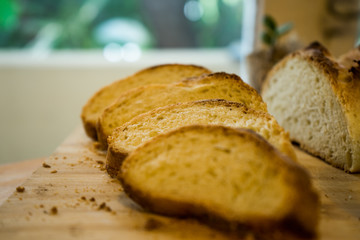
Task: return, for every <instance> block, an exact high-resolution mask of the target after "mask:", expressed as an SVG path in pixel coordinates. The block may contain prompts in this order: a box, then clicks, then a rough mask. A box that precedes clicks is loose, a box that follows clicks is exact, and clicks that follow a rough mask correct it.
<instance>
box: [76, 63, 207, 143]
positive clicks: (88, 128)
mask: <svg viewBox="0 0 360 240" xmlns="http://www.w3.org/2000/svg"><path fill="white" fill-rule="evenodd" d="M165 66H179V67H181V66H189V67H194V68H199V69H204V71H207V72H208V73H211V72H212V71H210V70H209V69H208V68H205V67H203V66H200V65H196V64H180V63H168V64H159V65H155V66H150V67H147V68H144V69H141V70H139V71H138V72H136V73H134V74H132V75H130V76H128V77H125V78H122V79H119V80H116V81H115V82H112V83H110V84H108V85H106V86H104V87H102V88H101V89H99V90H98V91H97V92H95V93H94V94H93V95H92V96H91V98H90V99H89V100H88V101H87V102H86V104H85V105H84V106H83V107H82V111H81V115H80V117H81V120H82V122H83V126H84V129H85V133H86V135H87V136H89V137H90V138H91V139H93V140H95V141H96V140H97V133H96V124H97V122H96V121H95V122H93V121H91V120H89V119H87V118H86V116H85V109H86V108H88V107H89V106H90V105H91V104H93V101H94V99H96V98H97V97H98V96H99V95H100V94H101V93H102V92H104V91H106V89H108V88H112V87H114V86H116V85H117V84H118V83H119V82H121V81H126V80H127V79H131V78H134V77H136V75H138V74H141V73H143V72H146V71H152V70H154V69H157V68H160V67H165Z"/></svg>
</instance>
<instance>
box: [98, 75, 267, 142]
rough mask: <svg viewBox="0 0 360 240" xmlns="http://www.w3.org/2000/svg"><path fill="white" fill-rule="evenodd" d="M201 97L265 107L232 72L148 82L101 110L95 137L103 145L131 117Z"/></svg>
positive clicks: (256, 107)
mask: <svg viewBox="0 0 360 240" xmlns="http://www.w3.org/2000/svg"><path fill="white" fill-rule="evenodd" d="M204 99H225V100H229V101H234V102H240V103H243V104H244V105H246V106H248V107H251V108H254V109H259V110H263V111H267V110H266V104H265V103H264V102H263V101H262V98H261V96H260V95H259V94H258V93H257V92H256V91H255V90H254V89H253V88H251V87H250V86H249V85H247V84H246V83H244V82H243V81H242V80H241V78H240V77H239V76H237V75H235V74H227V73H223V72H220V73H212V74H209V75H205V76H201V77H198V78H193V79H190V80H185V81H182V82H179V83H174V84H166V85H147V86H143V87H139V88H136V89H134V90H131V91H129V92H127V93H125V94H123V95H122V96H121V97H120V98H119V99H118V100H117V101H116V102H115V103H114V104H112V105H111V106H109V107H108V108H106V109H105V110H104V112H103V113H102V115H101V116H100V118H99V121H98V124H97V133H98V140H99V142H100V144H101V146H103V147H104V148H105V149H106V148H107V137H108V136H109V135H111V134H112V132H113V130H114V129H115V128H117V127H119V126H121V125H123V124H124V123H126V122H127V121H129V120H130V119H132V118H133V117H135V116H137V115H139V114H142V113H145V112H148V111H151V110H153V109H156V108H158V107H163V106H166V105H170V104H175V103H179V102H190V101H196V100H204Z"/></svg>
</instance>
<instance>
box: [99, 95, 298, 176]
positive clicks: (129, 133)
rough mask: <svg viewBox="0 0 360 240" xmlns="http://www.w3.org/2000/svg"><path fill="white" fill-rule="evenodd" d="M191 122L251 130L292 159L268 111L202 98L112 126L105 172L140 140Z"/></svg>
mask: <svg viewBox="0 0 360 240" xmlns="http://www.w3.org/2000/svg"><path fill="white" fill-rule="evenodd" d="M192 124H215V125H225V126H230V127H237V128H239V127H242V128H248V129H251V130H254V131H255V132H257V133H259V134H260V135H261V136H263V137H264V138H265V139H267V140H268V141H269V142H270V143H271V144H273V145H274V146H275V147H277V148H278V149H279V150H280V151H281V152H283V153H284V154H286V155H288V156H289V157H290V158H292V159H294V160H295V159H296V155H295V152H294V149H293V147H292V145H291V142H290V139H289V135H288V133H286V132H285V131H284V129H283V128H282V127H281V126H279V124H278V123H277V122H276V120H275V119H274V117H272V116H271V115H270V114H269V113H267V112H264V111H257V110H254V109H250V108H247V107H246V106H245V105H243V104H241V103H236V102H229V101H226V100H219V99H217V100H202V101H196V102H186V103H178V104H175V105H169V106H165V107H163V108H158V109H155V110H153V111H150V112H147V113H144V114H141V115H139V116H137V117H135V118H133V119H131V120H130V121H129V122H127V123H125V124H124V125H122V126H121V127H119V128H116V129H115V130H114V131H113V133H112V135H110V136H109V138H108V145H109V146H108V152H107V156H106V169H107V171H108V173H109V174H110V176H112V177H115V176H116V175H117V172H118V171H119V169H120V166H121V163H122V162H123V160H124V159H125V157H127V156H128V154H129V153H130V152H132V151H133V150H135V149H136V148H137V147H139V146H140V145H141V144H143V143H144V142H146V141H149V140H150V139H152V138H153V137H155V136H157V135H159V134H162V133H165V132H168V131H170V130H172V129H175V128H177V127H181V126H186V125H192Z"/></svg>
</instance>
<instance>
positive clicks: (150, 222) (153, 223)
mask: <svg viewBox="0 0 360 240" xmlns="http://www.w3.org/2000/svg"><path fill="white" fill-rule="evenodd" d="M161 225H162V223H161V222H160V221H159V220H156V219H153V218H149V219H147V220H146V223H145V225H144V229H145V230H146V231H153V230H156V229H158V228H160V227H161Z"/></svg>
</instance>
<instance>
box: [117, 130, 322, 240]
mask: <svg viewBox="0 0 360 240" xmlns="http://www.w3.org/2000/svg"><path fill="white" fill-rule="evenodd" d="M118 177H119V179H120V181H121V183H122V184H123V187H124V191H125V192H126V193H127V194H128V196H130V198H132V199H133V200H134V201H135V202H137V203H138V204H139V205H141V206H142V207H143V208H145V209H147V210H149V211H151V212H155V213H159V214H164V215H167V216H176V217H194V218H198V219H200V220H201V221H204V222H206V223H208V224H210V225H211V226H214V227H221V228H222V229H225V230H234V231H238V233H240V234H241V233H242V234H244V232H242V231H245V230H248V231H250V232H252V233H253V234H254V235H255V239H294V238H290V237H289V236H301V237H309V238H310V237H311V236H314V235H316V228H317V223H318V219H319V214H318V213H319V200H318V195H317V193H316V191H314V189H313V187H312V183H311V180H310V176H309V174H308V173H307V172H306V171H305V170H304V169H303V168H302V167H300V166H299V165H298V164H297V163H295V162H294V161H292V160H291V159H290V158H288V157H286V156H285V155H284V154H281V153H280V152H279V151H278V150H277V149H275V148H274V147H273V146H272V145H270V144H269V143H268V142H267V141H266V140H265V139H263V138H262V137H261V136H260V135H258V134H256V133H255V132H253V131H251V130H244V129H235V128H229V127H224V126H216V125H191V126H185V127H182V128H178V129H176V130H174V131H171V132H168V133H166V134H162V135H159V136H157V137H155V138H153V139H152V140H151V141H149V142H147V143H145V144H144V145H142V146H140V147H139V148H137V149H136V150H134V151H133V152H132V153H131V154H130V155H129V157H127V158H126V159H125V161H124V163H123V164H122V166H121V171H120V172H119V175H118ZM307 239H308V238H307Z"/></svg>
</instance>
